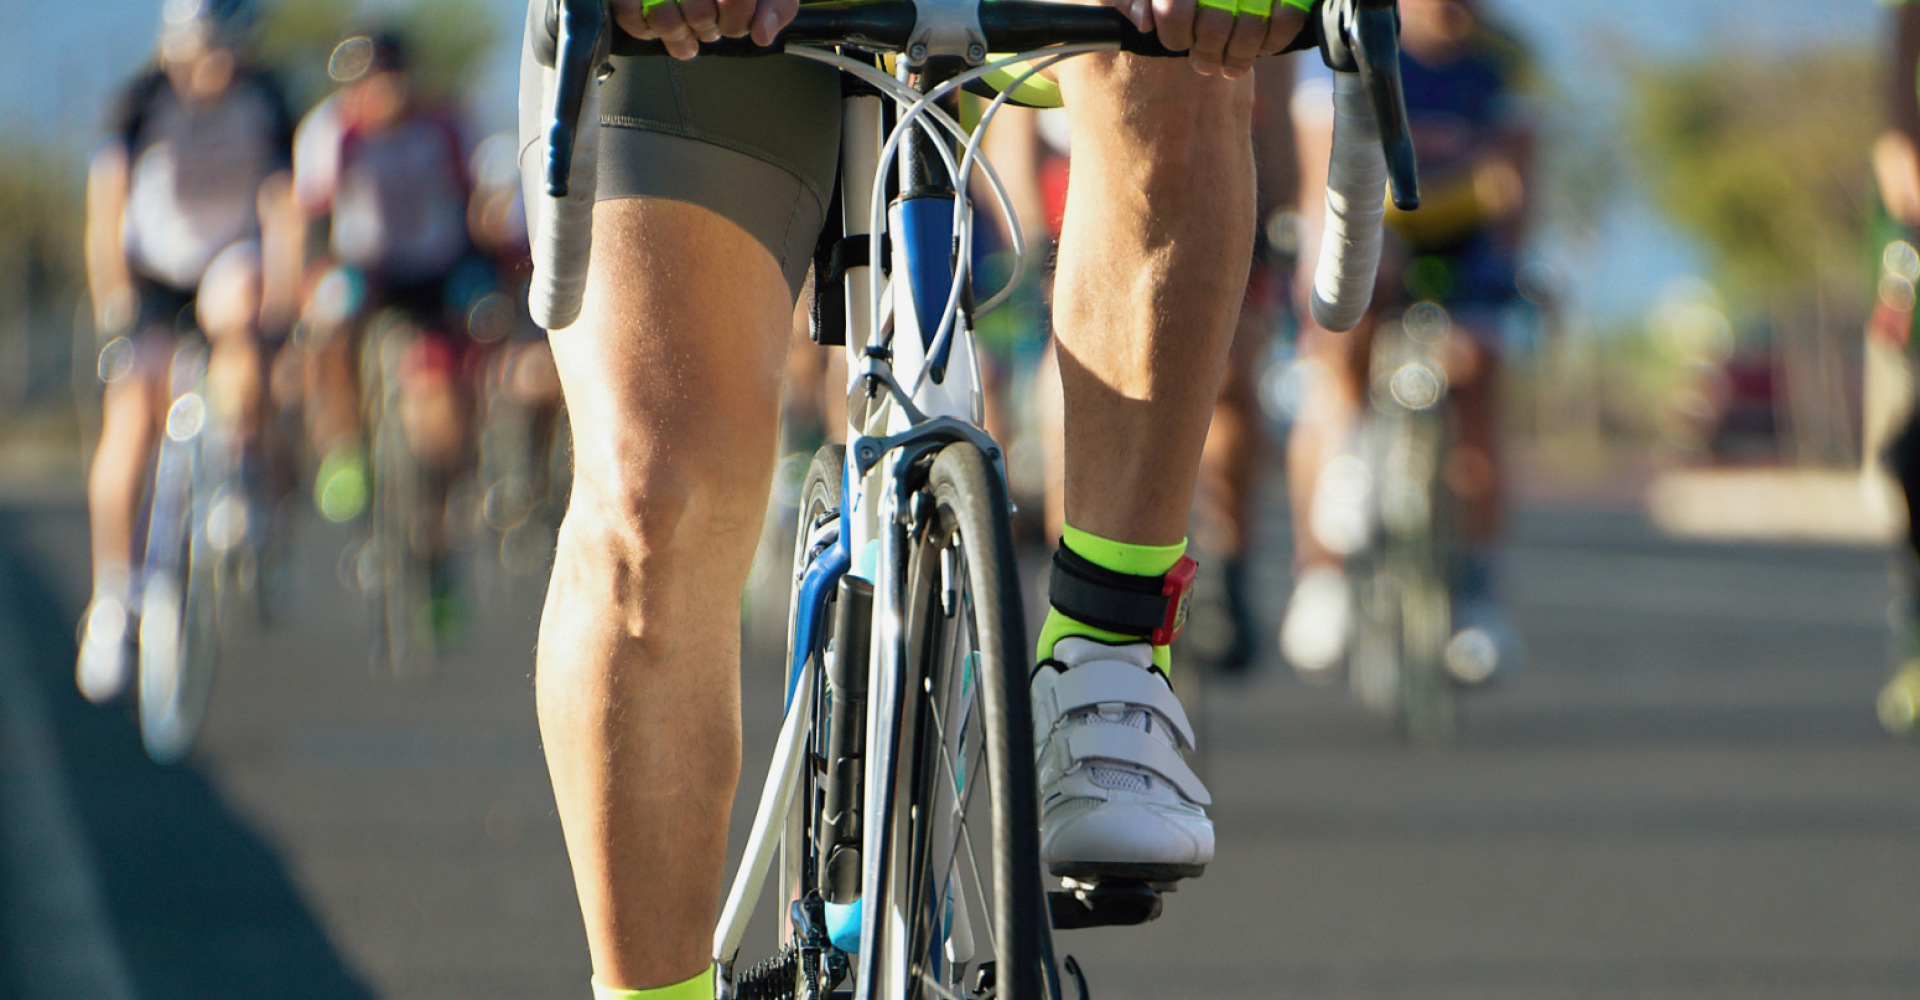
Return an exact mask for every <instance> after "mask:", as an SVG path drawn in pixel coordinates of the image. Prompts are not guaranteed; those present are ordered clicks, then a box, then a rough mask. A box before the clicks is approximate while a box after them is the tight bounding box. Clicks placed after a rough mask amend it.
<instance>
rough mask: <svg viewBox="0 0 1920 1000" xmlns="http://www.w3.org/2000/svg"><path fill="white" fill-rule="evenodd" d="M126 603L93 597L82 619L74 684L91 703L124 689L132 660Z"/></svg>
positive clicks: (116, 694)
mask: <svg viewBox="0 0 1920 1000" xmlns="http://www.w3.org/2000/svg"><path fill="white" fill-rule="evenodd" d="M127 619H128V615H127V603H126V601H124V600H122V599H120V598H117V597H96V598H94V599H93V602H92V603H91V604H88V605H87V613H86V616H85V617H84V618H82V619H81V626H80V658H79V660H78V661H77V662H76V663H75V664H74V683H75V684H76V685H77V686H78V687H79V688H80V693H81V694H82V695H84V696H85V697H86V699H87V700H88V701H90V702H93V703H94V704H96V705H97V704H99V703H101V702H105V701H111V700H112V699H113V698H115V697H118V696H119V694H120V692H122V691H124V690H126V687H127V681H128V679H129V675H130V674H131V666H132V658H131V657H130V656H128V650H127Z"/></svg>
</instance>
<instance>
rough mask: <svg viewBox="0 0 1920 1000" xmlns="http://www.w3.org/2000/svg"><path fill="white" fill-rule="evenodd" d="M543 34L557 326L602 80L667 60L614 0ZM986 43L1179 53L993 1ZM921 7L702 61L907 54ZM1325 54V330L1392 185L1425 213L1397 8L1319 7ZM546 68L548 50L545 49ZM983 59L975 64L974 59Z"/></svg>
mask: <svg viewBox="0 0 1920 1000" xmlns="http://www.w3.org/2000/svg"><path fill="white" fill-rule="evenodd" d="M548 3H549V7H548V16H547V19H546V20H547V29H548V32H549V36H550V37H551V39H552V41H553V48H552V56H553V67H554V70H555V72H554V73H552V74H550V75H548V77H547V79H548V80H549V84H548V91H547V93H545V94H543V95H542V96H543V98H544V104H545V106H546V107H548V108H550V109H551V111H550V115H549V120H548V123H547V127H546V129H545V130H544V132H543V135H542V137H541V138H542V143H543V146H544V153H545V156H544V158H543V159H541V160H540V161H539V162H540V163H541V164H542V166H543V167H544V171H545V173H544V176H543V177H542V178H541V181H542V183H541V184H539V185H538V192H537V194H536V196H535V201H536V202H537V203H536V204H534V205H529V206H528V212H527V216H528V221H529V223H530V225H529V227H528V228H529V231H530V232H531V233H532V237H533V260H534V274H533V285H532V288H531V289H530V291H529V307H530V309H531V311H532V313H533V318H534V321H535V322H537V323H539V324H540V325H541V326H542V327H545V328H546V329H549V330H557V329H561V328H564V327H567V326H570V325H572V323H573V321H574V320H575V319H577V318H578V317H579V314H580V299H581V295H582V293H583V292H584V290H585V287H586V274H587V259H588V256H589V254H590V252H591V250H592V245H593V198H594V179H595V176H596V170H597V156H598V152H599V128H598V125H599V119H600V115H599V102H598V99H597V93H596V91H597V89H598V88H597V86H596V82H597V79H598V77H599V75H600V73H601V71H602V69H603V67H604V66H605V65H606V60H607V57H608V56H609V55H610V54H611V55H623V56H625V55H655V54H664V53H665V51H666V50H665V49H664V48H663V47H662V46H661V45H660V44H659V43H658V42H646V41H640V40H638V39H635V38H633V37H632V36H630V35H628V34H626V33H625V32H623V31H621V30H620V29H619V27H618V26H617V25H615V24H613V23H612V19H611V18H610V17H609V16H608V14H607V6H606V0H548ZM977 17H978V20H979V26H980V35H981V36H982V37H984V38H985V39H986V47H987V48H988V49H989V50H991V51H994V52H1025V51H1030V50H1034V49H1041V48H1045V47H1047V46H1050V45H1065V44H1075V43H1111V44H1114V45H1116V46H1117V47H1118V48H1119V49H1120V50H1121V51H1125V52H1131V53H1134V54H1136V55H1146V56H1178V55H1181V54H1182V53H1179V52H1174V51H1172V50H1169V49H1167V48H1166V47H1165V46H1163V45H1162V44H1161V43H1160V40H1159V38H1158V37H1157V36H1155V35H1153V34H1151V33H1146V34H1143V33H1141V32H1140V31H1138V30H1136V29H1135V28H1134V27H1133V25H1132V23H1131V22H1129V21H1128V20H1127V19H1126V18H1125V17H1124V16H1122V15H1121V14H1120V12H1119V11H1116V10H1113V9H1112V8H1108V7H1089V6H1077V5H1070V4H1060V3H1037V2H1031V0H990V2H986V3H980V4H978V5H977ZM920 18H921V15H920V12H919V8H918V7H917V6H916V3H915V2H914V0H877V2H862V3H823V4H808V5H807V6H805V7H802V8H801V9H800V10H799V12H798V13H797V14H795V15H794V19H793V21H792V22H791V23H790V24H789V25H788V26H787V28H786V29H785V30H784V31H782V32H781V33H780V37H779V39H777V40H776V41H775V42H774V44H773V45H772V46H767V47H763V46H759V45H755V44H754V43H753V41H752V40H751V39H745V38H730V39H722V40H720V41H718V42H713V43H710V44H707V45H703V46H702V47H701V54H702V55H703V56H759V55H769V54H772V53H776V52H779V51H782V50H783V48H784V46H785V45H787V44H788V43H794V42H812V43H819V44H848V45H855V46H861V47H867V48H872V49H877V50H889V51H904V50H905V49H906V48H907V47H908V45H909V44H910V41H911V39H913V38H914V37H915V31H916V26H917V25H918V23H919V21H920ZM1313 47H1318V48H1319V49H1320V53H1321V58H1322V59H1323V60H1324V61H1325V62H1326V64H1327V65H1328V66H1329V67H1331V68H1332V69H1333V70H1334V73H1335V80H1336V84H1335V124H1334V149H1333V158H1332V162H1331V164H1330V165H1329V170H1328V182H1327V226H1326V230H1325V232H1324V234H1323V239H1322V250H1321V255H1320V265H1319V270H1318V272H1317V273H1316V275H1315V279H1314V286H1313V287H1314V291H1313V298H1312V308H1313V314H1314V318H1315V319H1316V321H1318V322H1319V323H1320V324H1321V325H1322V326H1324V327H1326V328H1328V329H1331V330H1346V329H1351V328H1352V327H1353V326H1354V324H1356V323H1358V322H1359V319H1360V317H1361V316H1362V315H1363V314H1365V312H1366V309H1367V306H1368V304H1369V302H1370V301H1371V299H1372V295H1373V281H1374V276H1375V275H1376V273H1377V272H1378V269H1379V262H1380V226H1381V220H1382V216H1383V215H1384V206H1383V205H1382V202H1381V192H1382V190H1383V186H1384V184H1385V182H1386V180H1388V179H1390V180H1391V182H1392V190H1393V200H1394V204H1396V205H1399V206H1400V207H1402V208H1408V209H1410V208H1413V207H1416V206H1417V205H1418V204H1419V193H1418V190H1417V182H1416V177H1415V171H1414V158H1413V140H1412V138H1411V137H1410V135H1409V133H1408V130H1407V115H1406V101H1405V98H1404V96H1403V93H1402V90H1401V84H1400V54H1399V9H1398V7H1397V6H1396V3H1395V0H1321V2H1320V3H1318V4H1317V5H1316V7H1315V9H1314V12H1313V14H1312V15H1311V16H1309V17H1308V19H1307V24H1306V27H1305V28H1304V29H1302V31H1301V32H1300V37H1298V38H1296V39H1295V40H1294V42H1293V44H1291V45H1290V46H1288V49H1287V50H1288V51H1296V50H1300V49H1306V48H1313ZM540 49H541V54H542V57H543V59H544V54H545V51H544V46H542V47H540ZM972 61H975V62H978V61H979V60H978V59H977V58H976V59H973V60H972Z"/></svg>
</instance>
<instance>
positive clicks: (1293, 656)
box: [1280, 566, 1353, 682]
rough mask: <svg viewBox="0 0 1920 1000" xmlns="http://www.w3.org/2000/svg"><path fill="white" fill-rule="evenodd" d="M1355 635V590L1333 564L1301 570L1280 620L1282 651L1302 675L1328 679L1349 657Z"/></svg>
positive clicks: (1309, 678)
mask: <svg viewBox="0 0 1920 1000" xmlns="http://www.w3.org/2000/svg"><path fill="white" fill-rule="evenodd" d="M1352 636H1353V590H1352V588H1351V587H1349V586H1348V585H1347V575H1346V574H1345V573H1343V572H1341V571H1340V570H1339V569H1338V568H1335V567H1332V566H1315V567H1313V568H1312V569H1309V570H1307V571H1306V572H1305V573H1302V574H1300V579H1299V581H1297V582H1296V583H1295V584H1294V585H1293V596H1291V597H1289V598H1287V616H1286V618H1285V620H1283V621H1282V622H1281V623H1280V652H1281V654H1282V655H1283V656H1285V657H1286V658H1287V662H1289V663H1291V664H1293V669H1294V670H1295V671H1296V672H1298V673H1299V674H1300V676H1301V677H1304V678H1306V679H1307V680H1311V681H1316V682H1320V681H1327V680H1330V679H1331V678H1332V675H1333V673H1334V670H1335V668H1337V667H1339V666H1340V664H1341V663H1342V662H1343V661H1344V660H1345V659H1346V656H1347V644H1348V642H1349V641H1351V639H1352Z"/></svg>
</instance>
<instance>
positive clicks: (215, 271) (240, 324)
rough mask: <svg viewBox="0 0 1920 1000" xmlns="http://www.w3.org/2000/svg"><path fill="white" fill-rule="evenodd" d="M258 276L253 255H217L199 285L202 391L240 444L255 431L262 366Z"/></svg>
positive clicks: (263, 390) (262, 395) (261, 405)
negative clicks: (203, 345)
mask: <svg viewBox="0 0 1920 1000" xmlns="http://www.w3.org/2000/svg"><path fill="white" fill-rule="evenodd" d="M261 282H262V273H261V268H260V263H259V260H258V258H257V257H256V256H252V255H249V254H246V253H233V254H231V255H229V254H228V253H222V254H221V255H220V256H219V257H216V258H215V259H214V263H213V265H212V266H210V267H209V268H208V269H207V274H206V276H205V277H203V278H202V279H201V281H200V294H199V297H198V301H197V308H198V318H199V321H200V329H201V330H202V331H204V332H205V333H206V336H207V348H208V350H207V389H208V394H209V395H210V396H211V397H212V399H211V401H212V403H213V404H214V405H213V409H214V412H215V413H217V414H219V415H220V416H221V417H222V418H223V419H226V420H229V421H231V422H232V426H233V428H234V429H235V430H236V431H237V432H238V434H239V437H240V439H241V441H242V442H243V443H244V442H247V441H251V440H252V439H253V438H254V436H255V435H257V434H258V433H259V431H260V424H261V419H262V414H263V412H264V409H265V405H266V394H267V386H266V366H265V364H264V362H263V361H262V358H261V353H260V335H259V326H260V307H261V299H262V288H261Z"/></svg>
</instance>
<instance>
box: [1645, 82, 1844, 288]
mask: <svg viewBox="0 0 1920 1000" xmlns="http://www.w3.org/2000/svg"><path fill="white" fill-rule="evenodd" d="M1878 80H1879V60H1878V58H1877V57H1876V55H1875V54H1874V53H1873V52H1871V51H1869V50H1866V49H1857V48H1846V49H1830V50H1825V51H1815V52H1808V53H1801V54H1778V55H1775V54H1769V55H1768V56H1767V57H1765V58H1755V57H1754V56H1753V55H1752V54H1751V53H1729V54H1727V55H1725V56H1721V57H1717V58H1713V59H1705V60H1693V61H1689V62H1686V63H1679V64H1669V65H1660V66H1651V67H1647V68H1645V69H1643V70H1641V71H1640V72H1639V73H1637V74H1636V77H1635V80H1634V105H1635V115H1634V138H1635V140H1636V142H1635V146H1636V149H1637V152H1638V153H1639V156H1640V161H1641V164H1642V166H1643V167H1644V168H1645V173H1646V175H1647V177H1648V179H1649V180H1650V182H1651V186H1652V189H1653V192H1654V194H1655V196H1656V197H1657V198H1658V200H1659V202H1660V204H1661V205H1662V207H1663V208H1664V209H1665V210H1666V212H1667V214H1668V216H1669V217H1671V218H1672V219H1673V221H1674V222H1676V223H1678V224H1679V225H1680V226H1681V227H1682V228H1683V229H1685V230H1686V231H1687V232H1688V233H1690V234H1691V235H1693V236H1694V237H1695V238H1697V239H1699V240H1700V242H1701V243H1702V244H1703V245H1704V246H1705V247H1706V249H1707V251H1708V252H1709V253H1710V254H1712V255H1713V258H1714V261H1715V264H1716V266H1717V269H1718V271H1719V274H1718V279H1719V283H1720V285H1721V286H1722V288H1723V289H1724V290H1725V291H1726V292H1727V293H1728V295H1729V296H1730V297H1731V298H1732V299H1733V300H1734V302H1735V304H1736V306H1740V305H1747V306H1752V307H1765V306H1766V305H1768V304H1780V303H1782V302H1783V301H1784V302H1786V303H1792V302H1794V301H1795V300H1802V299H1806V298H1809V297H1811V296H1814V295H1816V294H1818V293H1819V292H1820V290H1821V288H1822V285H1823V284H1826V285H1827V287H1834V285H1833V284H1830V283H1838V284H1844V285H1846V286H1859V285H1860V284H1861V269H1860V266H1859V254H1860V250H1861V248H1862V247H1863V246H1864V245H1865V238H1866V229H1867V221H1868V217H1869V208H1870V206H1871V204H1872V202H1871V199H1872V175H1871V173H1870V171H1869V170H1868V166H1867V158H1866V151H1867V148H1868V146H1869V145H1870V144H1871V142H1872V141H1873V136H1874V135H1875V133H1876V132H1877V131H1878V129H1879V127H1880V120H1881V115H1880V112H1879V110H1878V108H1877V107H1876V105H1875V104H1874V101H1873V99H1872V96H1873V95H1874V94H1877V93H1878V92H1879V91H1878V89H1877V81H1878Z"/></svg>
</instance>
